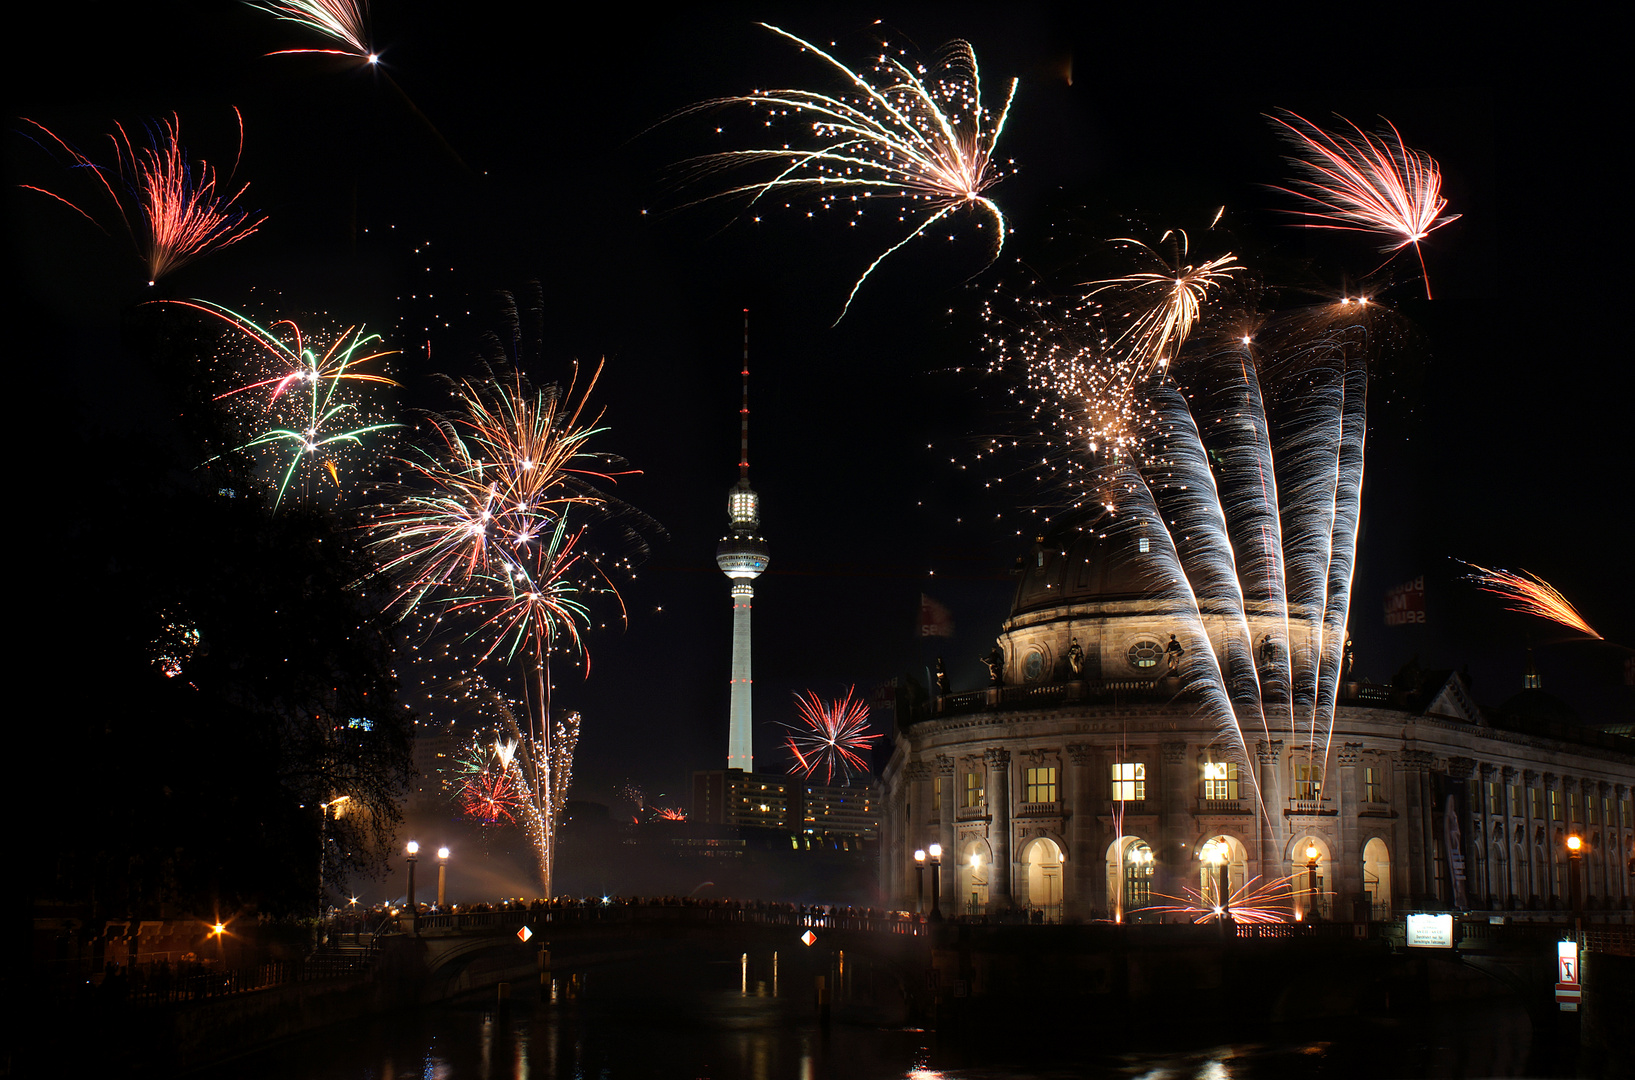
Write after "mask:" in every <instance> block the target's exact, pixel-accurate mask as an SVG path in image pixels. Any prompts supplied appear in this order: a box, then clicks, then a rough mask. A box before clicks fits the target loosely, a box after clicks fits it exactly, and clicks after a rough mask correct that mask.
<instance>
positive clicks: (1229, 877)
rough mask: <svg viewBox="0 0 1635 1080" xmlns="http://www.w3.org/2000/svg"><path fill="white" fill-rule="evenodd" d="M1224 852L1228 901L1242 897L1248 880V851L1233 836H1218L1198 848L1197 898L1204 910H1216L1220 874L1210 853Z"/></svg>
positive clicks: (1212, 854) (1218, 898)
mask: <svg viewBox="0 0 1635 1080" xmlns="http://www.w3.org/2000/svg"><path fill="white" fill-rule="evenodd" d="M1222 849H1224V850H1225V851H1226V891H1227V895H1228V896H1230V897H1237V896H1241V895H1242V894H1243V886H1244V883H1245V882H1247V881H1248V880H1249V849H1248V848H1246V847H1244V846H1243V841H1242V840H1239V839H1238V838H1237V837H1235V836H1228V835H1226V834H1225V833H1218V834H1216V835H1214V836H1211V837H1210V838H1209V839H1207V840H1205V841H1204V842H1203V843H1201V844H1199V845H1198V896H1199V897H1200V898H1201V899H1202V900H1203V901H1204V906H1206V907H1219V906H1220V902H1221V898H1220V896H1219V895H1218V894H1219V892H1220V872H1219V871H1218V870H1217V869H1216V863H1215V862H1214V853H1215V852H1216V851H1219V850H1222Z"/></svg>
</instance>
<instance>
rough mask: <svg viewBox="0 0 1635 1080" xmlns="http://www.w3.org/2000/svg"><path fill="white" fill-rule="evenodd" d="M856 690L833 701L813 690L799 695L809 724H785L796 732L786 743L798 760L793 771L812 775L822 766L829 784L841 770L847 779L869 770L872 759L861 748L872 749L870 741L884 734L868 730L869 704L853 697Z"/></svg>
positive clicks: (805, 719)
mask: <svg viewBox="0 0 1635 1080" xmlns="http://www.w3.org/2000/svg"><path fill="white" fill-rule="evenodd" d="M856 690H857V688H856V687H849V688H848V689H847V690H846V696H845V697H843V698H840V699H838V700H836V701H830V702H824V701H823V700H822V699H821V698H819V697H818V696H817V694H815V693H813V692H812V691H810V690H808V691H807V692H806V694H805V696H804V697H803V696H801V695H800V694H796V695H795V704H796V706H797V707H798V709H799V710H800V718H801V720H802V721H803V722H804V725H805V726H804V727H796V726H795V725H793V724H784V725H783V726H784V727H786V728H789V730H791V731H793V732H795V734H793V735H791V736H789V737H788V739H787V741H786V743H785V745H787V746H788V748H789V752H790V753H791V754H793V755H794V757H795V763H794V764H793V765H791V766H790V767H789V771H790V772H791V773H802V774H804V775H806V776H807V777H811V776H812V775H814V774H815V773H816V772H817V770H818V769H822V770H823V771H824V779H823V782H824V783H825V784H827V783H831V782H832V781H833V780H834V776H835V773H836V772H837V771H838V772H839V773H840V774H841V776H842V777H844V778H845V779H847V780H849V779H851V777H852V775H853V774H854V773H866V772H868V771H869V766H868V762H866V761H864V760H863V758H862V757H861V756H859V754H858V752H859V751H866V750H868V749H869V743H870V742H872V741H874V740H875V739H878V738H881V737H882V736H881V734H880V733H879V732H875V733H874V734H872V735H868V734H865V732H866V731H867V730H868V726H869V706H868V702H866V701H864V700H863V699H862V698H855V699H854V698H853V696H852V695H853V694H854V693H855V692H856Z"/></svg>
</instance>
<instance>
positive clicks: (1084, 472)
mask: <svg viewBox="0 0 1635 1080" xmlns="http://www.w3.org/2000/svg"><path fill="white" fill-rule="evenodd" d="M1182 243H1184V240H1183V241H1182ZM1127 250H1129V251H1132V252H1133V253H1135V254H1138V255H1149V256H1150V249H1147V248H1145V247H1144V246H1135V245H1130V246H1129V247H1127ZM1228 259H1229V257H1222V258H1221V259H1215V260H1210V261H1209V262H1208V263H1205V264H1204V265H1205V266H1206V267H1209V268H1210V269H1209V270H1208V271H1207V278H1201V279H1198V280H1199V281H1200V282H1203V283H1202V284H1198V285H1197V288H1198V290H1199V292H1198V295H1197V297H1196V298H1197V299H1198V300H1199V301H1200V304H1199V306H1198V308H1197V309H1196V310H1194V311H1191V312H1190V313H1188V312H1179V313H1176V314H1175V316H1174V318H1168V317H1166V316H1163V315H1161V314H1159V308H1158V307H1154V306H1152V304H1151V303H1150V302H1149V301H1148V300H1147V299H1146V298H1145V297H1143V296H1142V291H1143V290H1144V289H1146V288H1148V285H1147V284H1146V283H1148V282H1151V283H1153V285H1154V286H1156V283H1157V281H1158V280H1159V278H1160V277H1161V275H1156V274H1154V275H1151V276H1143V275H1142V274H1136V275H1126V276H1123V277H1119V278H1113V279H1107V280H1105V281H1103V282H1097V283H1094V284H1095V285H1096V294H1097V295H1096V296H1095V297H1094V299H1090V298H1086V299H1085V300H1084V301H1083V302H1072V303H1064V302H1058V301H1051V302H1048V303H1045V304H1043V305H1041V306H1040V307H1039V311H1041V312H1044V313H1046V316H1045V317H1043V318H1041V319H1040V320H1039V324H1040V325H1039V328H1038V329H1037V330H1035V331H1029V332H1028V333H1018V332H1017V331H1016V329H1015V328H1014V327H1012V326H1011V325H1008V324H1006V323H1005V320H1000V319H995V318H993V317H992V314H991V312H992V309H991V308H990V325H991V326H993V325H995V324H996V323H998V324H999V325H998V328H997V329H994V330H991V331H990V333H989V348H990V356H992V357H994V358H995V360H994V362H993V363H992V364H991V366H990V370H991V371H993V370H998V371H1001V372H1005V371H1009V372H1013V373H1019V375H1020V377H1019V378H1018V379H1017V380H1016V383H1017V387H1016V391H1015V393H1016V396H1018V397H1019V398H1021V399H1023V400H1031V401H1033V402H1035V403H1036V404H1035V408H1034V410H1033V416H1032V419H1033V420H1034V421H1035V422H1038V423H1041V424H1042V426H1043V431H1041V436H1042V437H1043V440H1042V441H1043V442H1044V444H1045V445H1046V447H1047V448H1049V449H1047V451H1046V453H1045V455H1044V456H1043V457H1042V458H1040V457H1037V456H1036V457H1035V459H1034V461H1035V465H1036V468H1037V469H1038V473H1039V478H1040V479H1041V480H1047V481H1049V482H1050V483H1052V485H1053V486H1057V487H1059V488H1061V489H1064V491H1065V495H1064V498H1065V502H1066V516H1065V519H1064V521H1063V523H1062V528H1064V529H1066V528H1069V527H1072V526H1073V525H1074V523H1077V527H1078V528H1079V529H1080V530H1082V531H1087V532H1091V533H1093V534H1094V535H1095V536H1097V538H1098V539H1100V540H1110V541H1111V542H1112V545H1113V549H1114V550H1124V551H1132V552H1139V554H1138V555H1135V556H1134V557H1135V558H1136V559H1137V560H1138V563H1137V565H1138V566H1139V567H1140V568H1141V569H1142V571H1143V573H1144V575H1145V577H1146V579H1147V581H1148V583H1149V584H1148V590H1149V592H1148V595H1149V597H1151V598H1152V599H1154V600H1156V601H1157V602H1158V603H1159V604H1160V605H1161V607H1162V609H1163V611H1164V613H1165V615H1166V616H1167V617H1169V618H1171V619H1173V620H1174V621H1175V623H1176V626H1177V628H1178V629H1177V631H1176V645H1177V646H1178V647H1179V648H1180V650H1181V651H1180V653H1179V654H1178V655H1177V656H1176V657H1175V659H1176V661H1177V663H1176V665H1175V674H1176V676H1177V677H1178V680H1179V683H1180V686H1181V688H1182V689H1183V690H1185V691H1187V692H1189V693H1192V694H1196V695H1198V696H1199V697H1200V698H1201V700H1202V707H1203V710H1204V711H1205V712H1206V713H1207V714H1209V715H1212V716H1214V717H1216V718H1217V720H1218V722H1219V724H1220V727H1221V732H1222V736H1223V740H1222V741H1223V744H1224V745H1223V752H1224V753H1227V754H1228V755H1229V756H1230V757H1231V759H1232V760H1234V761H1236V762H1237V763H1238V764H1239V765H1240V766H1241V767H1243V768H1244V770H1245V776H1246V777H1247V778H1248V783H1249V785H1250V787H1251V790H1253V791H1254V792H1255V797H1256V800H1257V802H1258V803H1259V808H1260V810H1261V812H1263V813H1264V812H1267V810H1268V809H1269V808H1270V806H1269V803H1268V800H1270V799H1271V798H1272V793H1270V792H1266V793H1263V792H1261V791H1260V790H1259V787H1258V785H1257V784H1256V782H1255V780H1256V772H1255V770H1254V769H1253V768H1251V767H1250V762H1251V761H1253V760H1254V759H1253V758H1251V757H1250V755H1249V751H1250V750H1252V749H1256V747H1255V742H1256V741H1257V740H1265V741H1266V742H1268V743H1270V742H1272V741H1273V740H1276V739H1280V738H1288V739H1290V740H1292V742H1293V750H1294V752H1296V753H1299V754H1302V755H1303V756H1305V757H1306V758H1307V759H1308V760H1309V761H1310V762H1311V764H1312V765H1313V767H1314V769H1317V770H1318V771H1319V774H1320V769H1321V765H1322V763H1324V762H1326V759H1327V754H1328V751H1329V744H1328V740H1329V737H1330V734H1331V732H1332V727H1333V719H1334V711H1335V708H1336V704H1337V699H1338V687H1339V676H1340V668H1341V666H1342V661H1343V649H1344V642H1345V628H1346V622H1347V618H1348V615H1349V603H1350V590H1351V576H1352V567H1353V563H1354V556H1355V548H1356V532H1357V521H1358V510H1359V506H1360V492H1361V483H1362V465H1363V437H1364V431H1365V420H1366V394H1367V368H1366V363H1365V360H1366V354H1367V351H1368V347H1369V331H1368V326H1369V323H1370V321H1371V320H1372V319H1373V318H1374V317H1375V312H1376V310H1377V309H1376V308H1372V307H1370V306H1369V305H1368V304H1366V303H1350V302H1342V303H1337V304H1335V305H1332V306H1329V305H1323V306H1321V307H1319V308H1315V309H1300V310H1297V311H1294V312H1289V313H1285V314H1282V315H1279V314H1277V313H1267V314H1265V315H1259V314H1253V313H1245V312H1244V311H1242V310H1241V305H1239V304H1236V303H1234V304H1233V305H1231V306H1230V307H1229V308H1220V309H1218V311H1219V317H1217V316H1215V315H1211V314H1210V311H1211V309H1209V308H1207V307H1205V306H1204V305H1203V304H1202V303H1201V301H1202V300H1203V299H1204V297H1205V294H1207V293H1208V291H1209V290H1210V289H1212V288H1214V287H1215V286H1217V285H1220V284H1224V283H1225V275H1226V274H1227V273H1228V272H1229V271H1230V270H1235V269H1237V267H1235V266H1234V265H1232V264H1230V263H1229V262H1228ZM1175 280H1176V279H1175V278H1171V279H1169V283H1170V285H1172V286H1173V285H1174V283H1175ZM1174 300H1175V295H1174V294H1173V293H1170V294H1166V295H1165V302H1166V303H1173V302H1174ZM1097 305H1101V306H1099V307H1098V306H1097ZM1126 312H1127V313H1128V320H1136V319H1140V318H1145V319H1146V329H1136V330H1130V331H1124V332H1122V333H1119V334H1117V335H1113V334H1109V333H1108V332H1107V331H1106V330H1105V329H1103V327H1104V326H1109V325H1110V326H1121V325H1125V323H1126V321H1128V320H1126ZM1064 314H1065V315H1066V316H1068V317H1066V318H1063V317H1062V316H1063V315H1064ZM1051 316H1055V318H1052V317H1051ZM1052 324H1054V325H1052ZM1249 326H1252V327H1255V328H1256V330H1257V331H1258V333H1249V334H1246V333H1244V332H1243V329H1244V328H1245V327H1249ZM1227 331H1230V332H1227ZM1165 334H1168V335H1169V337H1168V339H1167V343H1166V344H1165V345H1164V346H1163V350H1162V359H1163V361H1164V362H1163V363H1162V364H1157V363H1155V362H1154V358H1155V357H1157V356H1159V355H1160V353H1158V352H1155V351H1154V350H1155V345H1154V342H1155V341H1157V340H1159V339H1162V338H1164V335H1165ZM1188 338H1195V339H1196V340H1195V341H1193V342H1192V344H1191V345H1190V347H1188V348H1186V349H1185V350H1184V352H1183V350H1182V346H1183V345H1187V341H1188ZM1268 368H1270V369H1274V370H1277V371H1280V372H1281V373H1282V374H1281V375H1280V377H1279V378H1278V380H1277V385H1276V386H1274V387H1273V388H1272V389H1270V390H1268V389H1267V388H1266V387H1264V386H1263V385H1262V380H1263V371H1265V370H1267V369H1268ZM1087 388H1090V393H1089V395H1087V393H1086V391H1087ZM1098 415H1099V416H1112V417H1114V421H1113V422H1112V423H1102V424H1099V425H1098V424H1094V423H1091V422H1087V421H1086V419H1085V418H1086V417H1096V416H1098ZM1114 431H1117V432H1119V435H1118V441H1116V442H1112V447H1111V452H1108V444H1109V442H1111V440H1109V439H1108V438H1107V435H1108V434H1109V433H1110V432H1114ZM1087 432H1094V435H1093V436H1087ZM984 452H985V453H986V452H987V451H984Z"/></svg>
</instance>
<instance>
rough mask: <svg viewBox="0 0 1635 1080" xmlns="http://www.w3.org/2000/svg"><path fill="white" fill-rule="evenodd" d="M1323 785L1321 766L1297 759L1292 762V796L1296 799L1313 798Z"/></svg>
mask: <svg viewBox="0 0 1635 1080" xmlns="http://www.w3.org/2000/svg"><path fill="white" fill-rule="evenodd" d="M1322 787H1323V771H1322V767H1321V766H1319V765H1318V764H1317V763H1316V762H1313V761H1305V762H1300V761H1297V762H1295V763H1294V797H1295V798H1297V799H1315V798H1317V793H1318V792H1319V791H1321V790H1322Z"/></svg>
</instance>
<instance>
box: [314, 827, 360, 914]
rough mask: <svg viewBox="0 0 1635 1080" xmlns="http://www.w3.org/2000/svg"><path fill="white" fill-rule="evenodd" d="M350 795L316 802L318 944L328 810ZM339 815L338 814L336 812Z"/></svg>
mask: <svg viewBox="0 0 1635 1080" xmlns="http://www.w3.org/2000/svg"><path fill="white" fill-rule="evenodd" d="M351 797H352V796H350V795H340V796H337V797H336V798H333V799H331V800H329V801H328V802H326V803H319V804H318V924H317V926H316V927H314V930H313V933H314V934H315V935H316V938H317V940H318V942H319V944H322V943H323V937H324V907H325V904H324V863H325V862H327V861H328V859H329V811H330V808H331V807H335V806H339V805H341V803H343V802H346V800H348V799H350V798H351ZM335 816H336V817H340V814H336V815H335Z"/></svg>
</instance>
